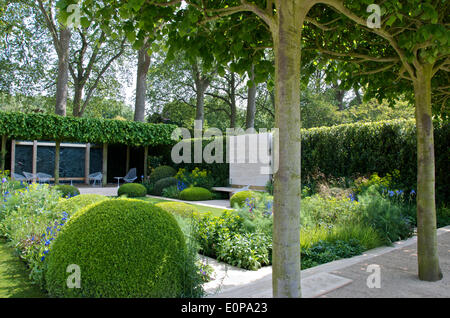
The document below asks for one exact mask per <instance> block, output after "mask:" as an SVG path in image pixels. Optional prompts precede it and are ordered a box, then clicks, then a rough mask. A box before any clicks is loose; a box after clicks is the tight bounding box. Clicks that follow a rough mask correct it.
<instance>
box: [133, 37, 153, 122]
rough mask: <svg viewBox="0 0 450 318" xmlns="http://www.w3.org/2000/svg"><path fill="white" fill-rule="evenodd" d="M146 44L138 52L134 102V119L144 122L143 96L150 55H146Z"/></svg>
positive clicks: (144, 94) (144, 95)
mask: <svg viewBox="0 0 450 318" xmlns="http://www.w3.org/2000/svg"><path fill="white" fill-rule="evenodd" d="M147 50H148V45H147V43H145V45H144V46H143V47H142V48H141V49H140V50H139V52H138V67H137V80H136V103H135V108H134V121H140V122H145V97H146V92H147V73H148V69H149V67H150V55H148V52H147Z"/></svg>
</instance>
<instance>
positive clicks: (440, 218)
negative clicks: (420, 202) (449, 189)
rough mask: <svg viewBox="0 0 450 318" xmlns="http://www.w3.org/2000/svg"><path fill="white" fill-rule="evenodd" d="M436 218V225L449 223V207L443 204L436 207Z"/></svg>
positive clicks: (442, 225)
mask: <svg viewBox="0 0 450 318" xmlns="http://www.w3.org/2000/svg"><path fill="white" fill-rule="evenodd" d="M436 218H437V226H438V227H444V226H447V225H450V208H449V207H445V206H442V207H439V208H437V209H436Z"/></svg>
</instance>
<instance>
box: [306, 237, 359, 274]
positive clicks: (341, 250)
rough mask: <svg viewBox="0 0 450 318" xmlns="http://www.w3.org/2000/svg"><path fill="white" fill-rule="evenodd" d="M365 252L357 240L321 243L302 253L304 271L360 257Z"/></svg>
mask: <svg viewBox="0 0 450 318" xmlns="http://www.w3.org/2000/svg"><path fill="white" fill-rule="evenodd" d="M364 250H365V249H364V247H363V246H362V245H361V244H360V242H359V241H358V240H356V239H350V240H348V241H341V240H336V241H334V242H326V241H325V242H324V241H319V242H317V243H315V244H314V245H312V246H311V247H310V248H307V249H303V250H302V251H301V259H302V269H306V268H310V267H314V266H317V265H320V264H325V263H329V262H332V261H335V260H338V259H341V258H349V257H353V256H356V255H360V254H362V252H364Z"/></svg>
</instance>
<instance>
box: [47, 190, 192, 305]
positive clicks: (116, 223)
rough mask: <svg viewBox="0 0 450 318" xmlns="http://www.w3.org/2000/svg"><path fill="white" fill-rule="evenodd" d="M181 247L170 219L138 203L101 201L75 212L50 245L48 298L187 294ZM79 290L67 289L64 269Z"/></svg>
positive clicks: (182, 243)
mask: <svg viewBox="0 0 450 318" xmlns="http://www.w3.org/2000/svg"><path fill="white" fill-rule="evenodd" d="M186 251H187V248H186V243H185V239H184V235H183V233H182V232H181V230H180V227H179V226H178V224H177V222H176V220H175V218H174V217H173V216H172V215H170V214H169V213H167V212H166V211H164V210H162V209H160V208H158V207H156V206H154V205H152V204H149V203H146V202H144V201H141V200H133V199H116V200H106V201H102V202H99V203H97V204H94V205H91V206H88V207H86V208H84V209H82V210H80V211H78V212H77V213H76V214H75V215H74V216H73V217H72V218H71V219H70V220H69V222H68V223H67V224H66V225H65V226H64V227H63V229H62V230H61V232H60V234H59V235H58V238H57V239H56V240H55V242H54V243H53V244H52V247H51V250H50V253H49V257H48V270H47V273H46V282H47V290H48V291H49V294H50V295H51V296H53V297H91V298H97V297H101V298H111V297H114V298H115V297H124V298H136V297H146V298H147V297H181V296H183V295H186V290H188V289H189V288H191V287H192V286H186V285H185V282H186V281H189V280H186V279H185V275H186V273H185V266H184V262H183V260H184V259H185V256H186ZM71 264H76V265H78V266H79V269H80V273H81V284H80V285H81V286H80V287H81V288H68V287H67V283H66V281H67V279H68V277H69V275H70V273H67V272H66V269H67V268H68V266H69V265H71Z"/></svg>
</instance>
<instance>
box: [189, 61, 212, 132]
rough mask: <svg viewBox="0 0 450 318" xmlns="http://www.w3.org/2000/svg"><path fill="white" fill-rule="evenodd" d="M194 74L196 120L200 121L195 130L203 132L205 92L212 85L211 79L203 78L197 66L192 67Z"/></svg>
mask: <svg viewBox="0 0 450 318" xmlns="http://www.w3.org/2000/svg"><path fill="white" fill-rule="evenodd" d="M192 74H193V76H194V82H195V90H196V91H195V94H196V104H195V120H196V121H198V124H197V126H196V127H195V129H194V130H199V131H200V132H202V131H203V124H204V121H205V92H206V90H207V89H208V86H209V84H210V83H211V79H210V78H209V77H208V76H206V75H204V76H202V74H201V73H200V70H199V69H198V66H197V64H193V65H192ZM199 124H200V125H199Z"/></svg>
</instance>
